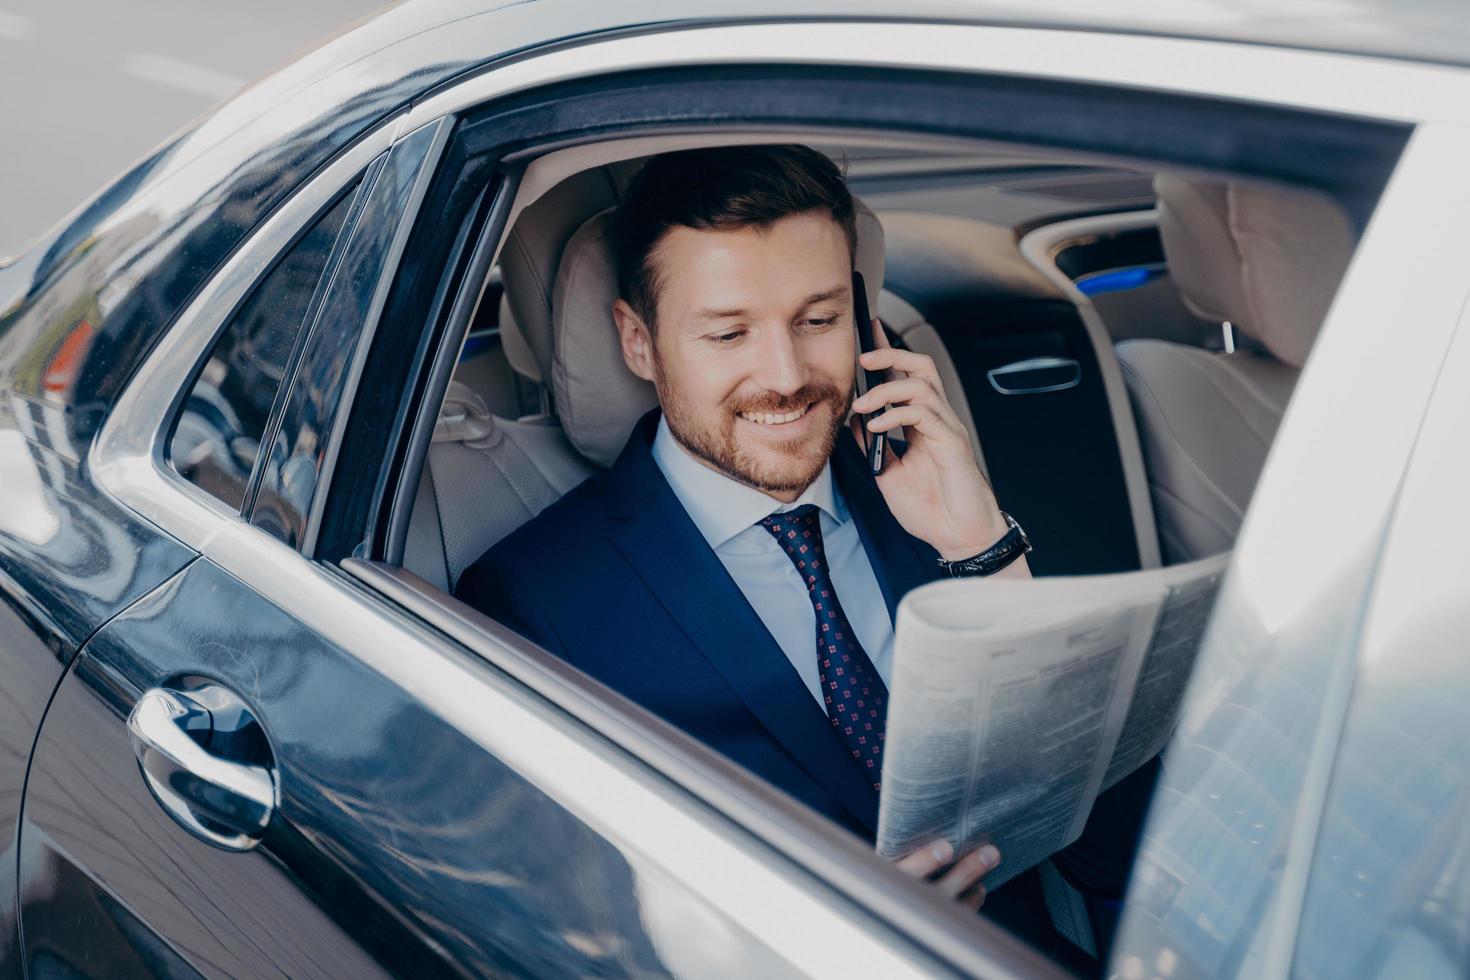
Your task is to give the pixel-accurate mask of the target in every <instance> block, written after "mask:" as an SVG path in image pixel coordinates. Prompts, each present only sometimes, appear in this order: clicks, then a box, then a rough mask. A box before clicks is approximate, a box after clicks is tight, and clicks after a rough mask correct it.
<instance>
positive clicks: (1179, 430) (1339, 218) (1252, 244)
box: [1117, 175, 1355, 564]
mask: <svg viewBox="0 0 1470 980" xmlns="http://www.w3.org/2000/svg"><path fill="white" fill-rule="evenodd" d="M1154 188H1155V191H1156V192H1157V194H1158V199H1159V204H1158V213H1159V232H1160V235H1161V236H1162V238H1163V244H1164V254H1165V257H1166V259H1167V260H1168V263H1169V269H1170V272H1171V274H1172V275H1173V277H1174V280H1175V282H1176V283H1178V286H1179V289H1180V292H1181V293H1182V295H1183V297H1184V300H1185V303H1186V304H1187V305H1188V306H1189V307H1190V309H1191V310H1192V311H1193V312H1194V313H1196V314H1197V315H1199V316H1202V317H1207V318H1210V319H1212V320H1215V321H1217V322H1222V323H1223V322H1228V323H1229V324H1230V329H1231V331H1232V332H1233V335H1234V336H1235V337H1236V338H1237V343H1236V349H1235V350H1233V351H1228V352H1225V353H1216V352H1212V351H1207V350H1204V349H1202V348H1198V347H1190V346H1187V345H1184V344H1177V343H1171V342H1168V341H1162V340H1129V341H1124V342H1122V343H1120V344H1118V345H1117V352H1118V359H1119V361H1120V363H1121V365H1122V369H1123V377H1124V380H1125V382H1126V383H1127V386H1128V392H1129V398H1130V400H1131V401H1132V403H1133V411H1134V416H1135V418H1136V420H1137V423H1138V429H1139V437H1140V440H1141V442H1142V445H1143V454H1144V463H1145V467H1146V468H1147V470H1148V478H1149V487H1150V491H1151V493H1152V496H1153V503H1154V513H1155V515H1156V520H1157V522H1158V529H1159V542H1160V546H1161V548H1162V550H1163V553H1164V560H1165V563H1166V564H1173V563H1177V562H1183V561H1189V560H1191V559H1195V558H1202V557H1205V556H1207V555H1213V554H1217V553H1219V552H1222V551H1225V550H1227V549H1229V548H1230V547H1232V546H1233V545H1234V543H1235V538H1236V535H1237V534H1238V533H1239V532H1240V525H1241V521H1242V519H1243V517H1244V515H1245V510H1246V506H1247V505H1248V504H1249V502H1250V497H1251V493H1252V492H1253V491H1254V490H1255V486H1256V481H1257V480H1258V479H1259V477H1260V475H1261V468H1262V466H1263V465H1264V464H1265V460H1266V454H1267V451H1268V450H1269V449H1270V446H1271V441H1272V439H1273V438H1274V437H1275V435H1276V430H1277V428H1278V427H1279V426H1280V424H1281V417H1282V414H1283V413H1284V412H1285V410H1286V405H1287V401H1288V400H1289V399H1290V397H1291V392H1292V389H1293V388H1294V387H1295V385H1296V381H1297V378H1298V376H1299V375H1300V373H1301V369H1302V365H1303V364H1304V363H1305V362H1306V359H1307V353H1308V351H1310V350H1311V347H1312V342H1313V340H1314V339H1315V338H1316V335H1317V330H1318V328H1319V327H1320V326H1321V324H1322V319H1323V317H1324V316H1325V315H1326V313H1327V308H1328V305H1329V304H1330V303H1331V301H1332V297H1333V294H1334V293H1335V292H1336V291H1337V284H1338V282H1339V281H1340V280H1341V278H1342V275H1343V272H1344V270H1345V269H1346V268H1347V263H1348V259H1349V258H1350V257H1351V255H1352V251H1353V246H1354V244H1355V241H1354V235H1353V231H1352V228H1351V226H1350V224H1349V223H1348V220H1347V217H1346V216H1345V215H1344V214H1343V213H1342V211H1341V210H1339V209H1338V208H1337V206H1336V205H1335V204H1333V203H1332V202H1331V201H1329V200H1328V199H1327V198H1325V197H1322V196H1320V195H1317V194H1314V193H1309V192H1306V191H1300V190H1288V189H1285V188H1280V187H1273V186H1268V185H1262V184H1254V183H1245V182H1240V181H1227V182H1220V181H1202V180H1191V179H1186V178H1182V177H1176V176H1169V175H1160V176H1158V177H1157V178H1155V181H1154Z"/></svg>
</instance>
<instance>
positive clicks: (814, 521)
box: [760, 504, 822, 540]
mask: <svg viewBox="0 0 1470 980" xmlns="http://www.w3.org/2000/svg"><path fill="white" fill-rule="evenodd" d="M820 518H821V511H820V510H818V509H817V505H816V504H802V505H801V506H800V507H798V508H796V509H795V510H787V511H782V512H781V513H779V514H771V515H770V516H768V517H763V518H761V522H760V524H761V527H763V528H765V529H766V530H767V531H770V532H771V534H773V535H774V536H775V537H776V539H777V540H781V539H783V538H784V539H786V540H792V539H794V538H799V537H801V536H802V534H803V532H814V533H819V532H820V530H821V527H822V525H821V520H820ZM808 536H810V535H808Z"/></svg>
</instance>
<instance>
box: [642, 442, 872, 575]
mask: <svg viewBox="0 0 1470 980" xmlns="http://www.w3.org/2000/svg"><path fill="white" fill-rule="evenodd" d="M653 459H654V462H655V463H657V464H658V468H659V469H660V470H662V471H663V475H664V479H666V480H668V481H669V486H670V487H671V488H672V489H673V491H674V496H676V497H678V498H679V502H680V503H681V504H683V505H684V509H685V510H686V511H688V512H689V517H690V518H691V519H692V520H693V521H694V526H695V527H697V528H699V533H700V534H702V535H704V539H705V540H706V541H708V542H709V546H710V547H711V548H718V547H720V545H722V544H724V543H725V542H727V541H729V540H730V539H731V538H733V537H735V535H737V534H739V533H740V532H742V531H744V530H745V529H746V528H748V527H750V526H751V525H752V524H755V523H756V522H757V521H759V520H761V519H762V518H765V517H767V516H768V515H770V514H774V513H776V512H778V511H787V510H795V509H796V508H797V507H800V506H801V505H803V504H816V505H817V507H818V508H819V509H820V510H821V511H823V512H824V513H826V514H827V515H828V516H829V517H831V518H832V520H834V521H836V522H837V523H839V524H840V523H843V522H844V521H846V520H847V514H846V508H845V507H844V506H843V504H842V502H841V500H840V499H839V497H838V494H837V490H836V486H835V484H834V483H833V481H832V463H831V462H830V461H829V462H828V463H827V464H826V465H824V466H823V467H822V472H821V473H819V474H818V475H817V478H816V479H815V480H813V481H812V484H811V486H809V487H807V488H806V489H805V490H804V491H802V494H801V496H800V497H797V498H796V499H795V500H794V501H792V502H791V503H789V504H784V503H782V502H781V501H779V500H777V499H775V498H774V497H770V496H767V495H766V494H764V493H762V492H761V491H759V490H757V489H755V488H754V487H749V486H746V485H745V484H743V483H741V482H739V481H738V480H733V479H731V478H730V477H728V476H726V475H725V474H723V473H720V472H717V471H715V470H713V469H710V468H709V467H708V466H706V465H705V464H704V463H702V462H700V461H699V460H698V459H695V458H694V456H693V454H691V453H690V452H689V450H687V449H685V448H684V446H683V445H682V444H680V442H679V440H677V439H675V438H674V434H673V433H672V432H670V431H669V424H668V422H667V421H666V420H665V419H664V418H663V416H660V417H659V420H658V433H657V434H656V435H655V436H654V437H653Z"/></svg>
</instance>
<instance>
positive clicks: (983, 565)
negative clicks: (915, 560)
mask: <svg viewBox="0 0 1470 980" xmlns="http://www.w3.org/2000/svg"><path fill="white" fill-rule="evenodd" d="M1000 516H1001V517H1004V518H1005V519H1006V524H1007V525H1009V526H1010V530H1008V531H1006V533H1005V534H1003V535H1001V539H1000V540H999V541H997V542H996V543H995V544H993V545H991V546H990V547H989V548H986V549H985V550H984V551H982V552H980V554H978V555H975V556H974V557H971V558H962V559H960V560H959V561H945V560H944V559H943V558H941V559H939V567H940V568H943V569H944V570H945V571H946V572H948V573H949V575H950V577H951V578H964V577H966V576H969V575H994V574H995V573H996V572H998V571H1000V570H1001V569H1002V568H1005V567H1006V566H1007V565H1009V564H1010V563H1011V562H1013V561H1015V560H1016V559H1017V558H1020V557H1021V556H1022V555H1024V554H1027V553H1028V552H1030V551H1031V539H1030V538H1028V537H1026V532H1025V531H1023V530H1021V525H1019V524H1017V523H1016V519H1015V518H1014V517H1012V516H1011V515H1010V514H1007V513H1006V512H1005V511H1001V512H1000Z"/></svg>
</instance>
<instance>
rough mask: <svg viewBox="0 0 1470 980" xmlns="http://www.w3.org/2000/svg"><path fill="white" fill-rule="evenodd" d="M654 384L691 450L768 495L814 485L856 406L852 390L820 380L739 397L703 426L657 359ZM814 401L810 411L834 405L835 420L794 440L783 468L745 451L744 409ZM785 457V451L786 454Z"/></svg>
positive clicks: (791, 407) (784, 408) (676, 432)
mask: <svg viewBox="0 0 1470 980" xmlns="http://www.w3.org/2000/svg"><path fill="white" fill-rule="evenodd" d="M654 386H655V387H656V388H657V389H658V400H659V404H660V405H661V406H662V407H663V413H664V419H665V421H667V422H668V425H669V432H670V433H672V434H673V436H674V438H675V439H677V440H678V441H679V444H680V445H682V446H683V447H684V448H685V449H687V450H689V451H690V452H691V453H693V454H694V455H695V456H697V457H699V458H700V459H702V460H704V461H705V462H706V463H708V464H709V465H710V466H712V467H714V468H715V469H716V470H718V471H719V472H721V473H723V474H725V475H726V476H728V477H730V478H731V479H733V480H737V481H739V482H740V483H743V484H745V485H746V486H749V487H754V488H755V489H757V490H760V491H762V492H763V493H801V492H802V491H803V490H805V489H806V488H807V487H809V486H811V484H812V481H813V480H815V479H816V478H817V477H818V475H820V474H821V472H822V468H823V467H824V466H826V465H827V460H828V459H830V458H831V456H832V450H833V448H834V447H835V446H836V445H837V434H838V433H839V432H840V431H841V430H842V427H843V424H844V423H845V422H846V420H847V412H848V408H849V407H850V406H851V405H852V391H851V389H849V390H847V391H843V390H841V389H839V388H838V387H837V386H836V385H833V384H831V383H828V382H820V383H814V384H809V385H803V386H802V387H801V388H800V389H799V390H798V391H796V392H793V393H792V394H790V395H784V396H783V395H778V394H776V393H775V392H770V391H768V392H764V393H763V394H761V395H756V396H752V397H749V398H740V399H734V400H732V401H731V402H730V403H729V404H727V405H724V406H722V408H723V409H724V413H725V414H724V415H722V417H721V418H719V419H718V420H717V421H716V422H715V423H714V424H712V425H710V424H701V422H700V420H698V419H696V417H695V414H694V413H693V412H692V411H690V409H689V406H688V404H687V403H685V401H684V400H683V398H682V396H681V395H680V393H679V391H678V389H677V388H676V387H675V386H673V385H670V384H669V383H668V378H667V377H666V376H665V375H664V371H663V365H662V364H661V363H659V361H658V359H657V358H655V360H654ZM805 405H810V406H811V407H810V408H808V409H807V411H809V412H817V411H821V409H822V407H823V405H828V406H830V407H831V409H832V424H831V425H830V426H829V427H828V428H827V430H826V431H825V432H823V433H821V434H820V435H818V436H817V437H816V440H815V443H814V442H813V439H812V437H811V436H806V437H804V438H803V439H801V440H793V441H792V444H791V445H790V449H791V450H792V455H790V456H787V457H785V458H786V461H787V465H786V466H784V467H781V468H780V469H779V470H777V469H774V468H772V467H771V466H769V465H767V464H765V463H762V462H761V461H760V460H758V459H756V458H754V457H753V455H752V454H751V453H749V452H747V451H746V450H744V449H742V448H741V447H740V445H739V444H738V442H737V440H736V436H735V429H736V426H737V424H738V422H737V419H736V416H737V415H738V414H739V413H740V412H746V413H763V412H765V413H771V414H781V413H783V412H794V411H796V410H797V409H799V408H801V407H803V406H805ZM813 445H814V446H815V451H812V454H811V456H810V457H805V458H804V457H803V456H799V455H796V451H797V450H799V449H803V448H809V447H812V446H813ZM771 448H772V449H773V450H774V451H776V452H778V453H779V452H781V450H782V449H783V448H784V447H782V446H780V444H777V445H776V446H773V447H771ZM783 455H784V454H783Z"/></svg>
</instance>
